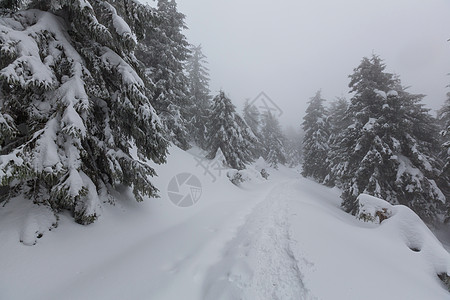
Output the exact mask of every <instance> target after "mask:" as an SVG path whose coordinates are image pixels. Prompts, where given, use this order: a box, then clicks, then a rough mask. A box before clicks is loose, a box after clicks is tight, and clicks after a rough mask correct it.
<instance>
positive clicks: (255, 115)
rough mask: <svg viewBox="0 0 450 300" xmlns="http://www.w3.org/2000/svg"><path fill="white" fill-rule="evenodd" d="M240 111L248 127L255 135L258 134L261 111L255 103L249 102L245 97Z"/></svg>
mask: <svg viewBox="0 0 450 300" xmlns="http://www.w3.org/2000/svg"><path fill="white" fill-rule="evenodd" d="M242 112H243V118H244V121H245V122H246V123H247V125H248V127H250V129H251V130H252V132H253V134H254V135H255V136H258V135H259V131H260V121H261V120H260V118H261V113H260V112H259V110H258V108H257V107H256V106H255V105H253V104H250V102H249V100H248V99H247V100H245V103H244V109H243V110H242Z"/></svg>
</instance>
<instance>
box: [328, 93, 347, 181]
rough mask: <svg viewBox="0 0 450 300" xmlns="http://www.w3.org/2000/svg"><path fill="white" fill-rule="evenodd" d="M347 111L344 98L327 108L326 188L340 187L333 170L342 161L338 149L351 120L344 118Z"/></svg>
mask: <svg viewBox="0 0 450 300" xmlns="http://www.w3.org/2000/svg"><path fill="white" fill-rule="evenodd" d="M347 109H348V101H347V100H346V99H345V98H344V97H339V98H337V99H336V100H335V101H333V102H331V103H330V107H329V108H328V119H327V122H328V125H329V128H330V129H329V134H330V136H329V138H328V145H329V151H328V155H327V161H326V162H327V165H328V174H327V176H326V177H325V179H324V181H323V183H324V184H325V185H328V186H335V185H337V186H339V187H340V186H341V184H340V182H339V180H338V178H339V175H338V174H336V173H335V169H339V167H340V164H341V163H342V161H341V160H340V156H341V153H340V152H341V150H342V149H340V147H339V141H340V138H341V134H342V132H343V131H345V130H346V129H347V127H348V126H350V124H351V120H349V119H348V118H346V112H347Z"/></svg>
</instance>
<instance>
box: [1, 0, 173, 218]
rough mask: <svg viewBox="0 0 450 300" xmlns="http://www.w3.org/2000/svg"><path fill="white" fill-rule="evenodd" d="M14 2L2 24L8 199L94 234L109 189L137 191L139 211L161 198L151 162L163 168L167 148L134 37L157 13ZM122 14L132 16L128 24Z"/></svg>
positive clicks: (131, 5) (134, 6)
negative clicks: (69, 217)
mask: <svg viewBox="0 0 450 300" xmlns="http://www.w3.org/2000/svg"><path fill="white" fill-rule="evenodd" d="M7 2H8V3H10V4H11V5H10V6H9V7H7V9H6V10H3V11H2V15H1V22H0V31H1V32H2V34H1V35H0V53H1V56H2V59H1V60H0V69H1V70H0V183H1V185H3V186H7V192H6V195H5V196H6V198H7V199H11V198H12V197H14V196H15V195H23V196H24V197H26V198H28V199H30V200H32V201H33V202H34V203H36V204H39V205H47V206H49V207H51V208H52V209H53V210H54V211H55V212H58V211H60V210H62V209H67V210H70V211H71V212H72V213H73V216H74V218H75V220H76V221H77V222H79V223H81V224H89V223H91V222H93V221H95V219H96V218H97V216H98V214H99V208H100V206H101V203H102V201H101V200H100V199H99V194H102V195H106V193H107V191H108V190H109V189H114V188H117V187H123V186H128V187H131V188H132V190H133V192H134V195H135V197H136V199H137V200H138V201H141V200H142V199H143V197H144V196H156V192H157V189H156V188H155V187H154V186H153V185H152V183H151V182H150V176H153V175H155V171H154V170H153V169H152V168H151V167H149V166H148V165H147V164H144V163H142V162H141V160H146V159H148V160H153V161H154V162H156V163H163V162H164V161H165V156H166V152H167V143H166V141H165V140H164V139H163V138H162V136H161V133H160V132H161V125H160V121H159V118H158V116H157V115H156V113H155V111H154V109H153V107H152V105H151V104H150V101H149V97H150V95H151V94H150V91H149V90H148V89H147V88H146V85H145V84H144V81H143V80H142V78H141V76H140V72H139V68H138V67H137V66H138V64H139V63H138V61H137V60H136V59H135V57H134V55H133V50H134V48H135V47H136V44H137V43H138V41H137V37H136V35H135V33H134V32H133V30H132V29H131V28H137V27H139V26H143V25H142V24H143V23H144V22H146V21H147V20H148V18H149V15H150V14H151V12H150V11H149V10H148V9H147V8H146V7H145V6H142V5H140V4H139V3H137V2H135V1H132V0H125V1H122V2H120V5H119V4H118V3H119V2H118V1H98V0H77V1H68V0H52V1H7ZM3 4H5V2H3ZM118 5H119V6H118ZM116 6H117V7H118V8H120V11H122V8H126V10H128V11H129V12H133V14H132V16H131V15H126V16H124V17H122V16H121V15H119V14H118V10H117V9H116ZM18 9H21V11H17V10H18ZM124 18H125V19H130V20H131V18H132V22H130V23H127V22H126V21H125V19H124ZM130 25H131V26H130ZM133 145H135V147H136V150H137V156H138V158H139V159H136V157H133V156H132V154H131V149H132V148H133Z"/></svg>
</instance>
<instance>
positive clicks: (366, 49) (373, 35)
mask: <svg viewBox="0 0 450 300" xmlns="http://www.w3.org/2000/svg"><path fill="white" fill-rule="evenodd" d="M153 3H154V2H153ZM177 3H178V8H179V11H180V12H182V13H184V14H185V15H186V20H185V21H186V24H187V26H188V27H189V30H188V31H186V32H185V34H186V36H187V37H188V40H189V42H190V43H192V44H202V46H203V50H204V54H205V55H206V56H207V57H208V61H209V69H210V76H211V83H210V88H211V91H212V93H213V94H216V93H217V92H218V91H219V90H220V89H223V90H224V91H225V92H226V93H227V94H228V95H229V96H230V98H231V99H232V101H233V102H234V103H235V104H236V105H237V106H238V109H239V110H241V108H242V105H243V103H244V101H245V99H251V100H252V99H254V98H255V97H256V96H257V95H258V94H259V93H260V92H262V91H264V92H265V93H266V94H267V95H268V96H269V97H270V98H271V99H272V100H273V101H274V102H276V104H277V105H278V106H279V107H280V108H281V110H282V111H283V115H282V116H281V121H282V123H283V124H284V125H287V124H289V125H292V126H296V127H297V126H299V124H300V122H301V119H302V117H303V115H304V111H305V109H306V105H307V104H306V102H307V101H308V100H309V98H310V97H312V96H314V94H315V92H316V91H317V90H318V89H322V95H323V97H324V98H325V99H327V100H328V101H332V100H334V99H335V97H337V96H346V97H347V98H349V97H348V91H349V89H348V82H349V80H348V75H350V74H351V73H352V71H353V69H354V68H355V67H357V66H358V64H359V62H360V61H361V59H362V57H363V56H370V55H371V54H372V53H375V54H378V55H380V56H381V58H383V59H384V60H385V63H386V65H387V71H389V72H393V73H396V74H399V75H400V78H401V80H402V82H403V84H404V85H406V86H411V88H410V92H414V93H422V94H426V95H427V97H426V98H425V99H424V103H426V105H427V106H428V107H429V108H431V109H433V110H436V109H438V108H440V107H441V105H442V104H443V103H444V101H445V99H446V96H445V95H446V92H448V91H449V89H448V88H446V85H447V84H449V83H450V76H448V75H447V74H448V73H450V42H448V41H447V40H448V39H450V17H449V13H450V1H449V0H376V1H373V0H340V1H336V0H308V1H305V0H279V1H273V0H272V1H270V0H222V1H216V0H178V1H177ZM153 5H154V4H153Z"/></svg>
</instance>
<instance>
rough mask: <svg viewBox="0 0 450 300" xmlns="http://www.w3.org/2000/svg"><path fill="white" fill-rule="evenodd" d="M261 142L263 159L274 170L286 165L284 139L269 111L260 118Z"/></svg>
mask: <svg viewBox="0 0 450 300" xmlns="http://www.w3.org/2000/svg"><path fill="white" fill-rule="evenodd" d="M260 135H261V141H262V144H263V157H264V159H265V160H266V161H267V162H268V163H269V164H270V165H271V166H272V167H274V168H277V166H278V164H285V163H286V156H285V152H284V143H285V138H284V135H283V132H282V131H281V127H280V123H279V121H278V119H277V118H276V117H275V116H274V115H272V113H271V112H270V111H268V112H266V113H264V114H262V116H261V133H260Z"/></svg>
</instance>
